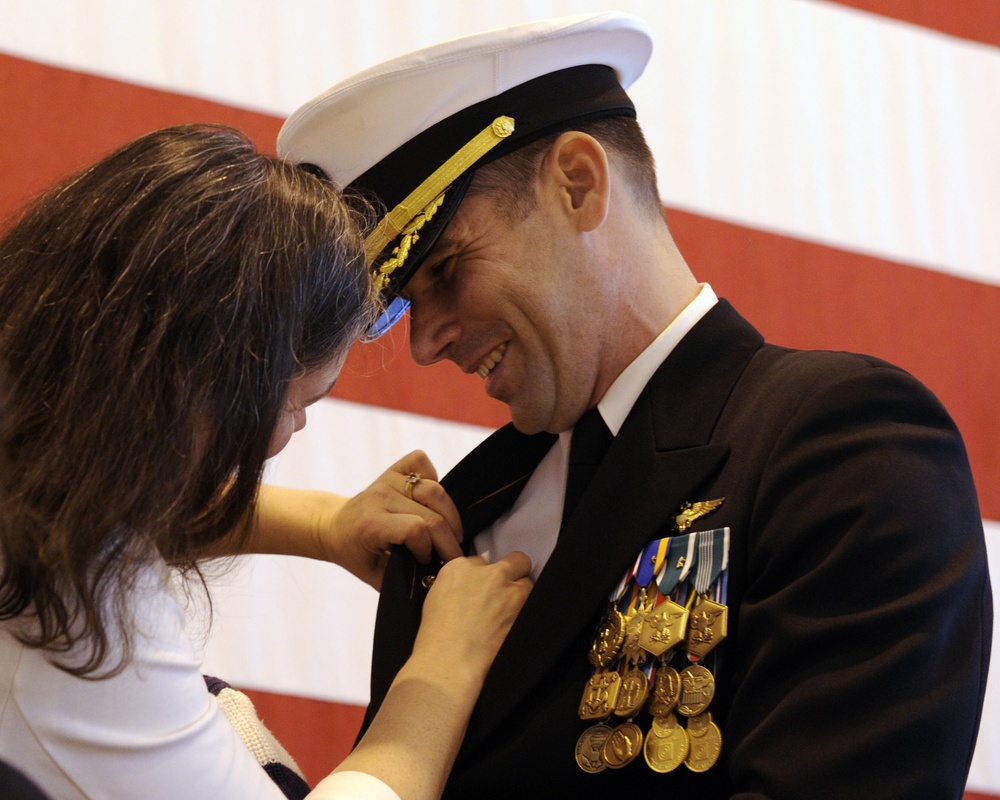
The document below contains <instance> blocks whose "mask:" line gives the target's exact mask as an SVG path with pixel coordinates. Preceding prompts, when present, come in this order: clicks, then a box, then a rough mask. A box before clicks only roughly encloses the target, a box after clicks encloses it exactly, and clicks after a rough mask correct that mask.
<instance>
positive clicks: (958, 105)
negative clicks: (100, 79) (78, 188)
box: [0, 0, 1000, 284]
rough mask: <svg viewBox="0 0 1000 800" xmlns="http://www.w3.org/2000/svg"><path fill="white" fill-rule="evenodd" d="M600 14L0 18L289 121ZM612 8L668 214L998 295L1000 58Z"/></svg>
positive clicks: (84, 64) (652, 5) (970, 50)
mask: <svg viewBox="0 0 1000 800" xmlns="http://www.w3.org/2000/svg"><path fill="white" fill-rule="evenodd" d="M945 1H946V0H941V2H945ZM606 6H607V3H606V2H605V1H604V0H593V2H591V0H575V1H570V0H564V1H563V2H557V1H555V0H552V1H551V2H539V1H538V0H536V1H535V2H530V3H520V4H518V3H504V4H499V3H496V4H478V3H471V4H470V3H466V2H464V0H438V2H437V3H436V4H435V9H434V13H433V14H429V13H427V8H426V7H425V6H423V5H420V4H416V3H413V4H405V5H404V4H399V3H393V2H390V0H382V1H381V2H366V3H357V2H353V0H287V2H284V3H281V4H277V3H274V2H271V1H270V0H172V1H171V2H170V3H167V2H166V1H165V0H162V1H161V2H157V1H156V0H85V1H79V2H72V1H71V0H0V18H2V19H3V20H4V23H3V25H2V26H0V49H3V50H6V51H8V52H12V53H20V54H24V55H28V56H30V57H34V58H39V59H41V60H45V61H51V62H55V63H59V64H66V65H69V66H73V67H77V68H81V69H85V70H91V71H96V72H98V73H102V74H108V75H113V76H118V77H121V78H124V79H127V80H132V81H135V82H138V83H143V84H148V85H152V86H158V87H164V88H168V89H173V90H178V91H182V92H189V93H193V94H196V95H201V96H206V97H210V98H217V99H220V100H223V101H225V102H229V103H233V104H236V105H239V106H244V107H248V108H258V109H267V110H270V111H271V112H273V113H275V114H277V115H279V116H284V115H286V114H287V113H289V112H290V111H291V110H293V109H294V108H295V107H297V106H298V105H299V104H300V103H302V102H303V101H305V100H306V99H307V98H309V97H312V96H313V95H315V94H317V93H319V92H320V91H322V90H323V89H325V88H326V87H327V86H329V85H331V84H332V83H334V82H336V81H337V80H340V79H341V78H343V77H346V76H347V75H349V74H351V73H353V72H355V71H357V70H358V69H361V68H363V67H366V66H369V65H370V64H372V63H375V62H377V61H379V60H381V59H382V58H384V57H385V56H386V55H387V54H390V53H394V52H400V51H402V50H408V49H413V48H416V47H421V46H424V45H427V44H431V43H434V42H437V41H439V40H441V39H444V38H449V37H452V36H458V35H462V34H466V33H471V32H475V31H478V30H481V29H484V28H488V27H496V26H501V25H507V24H513V23H517V22H523V21H525V20H527V19H536V18H540V17H545V16H553V15H559V14H568V13H576V12H581V11H602V10H605V8H606ZM617 7H618V8H620V9H621V10H623V11H630V12H632V13H635V14H637V15H639V16H641V17H643V18H645V19H646V20H647V21H648V22H649V23H650V25H651V27H652V29H653V31H654V35H655V37H656V49H655V51H654V54H653V60H652V62H651V64H650V67H649V69H648V71H647V73H646V75H645V76H644V77H643V78H641V79H640V80H639V82H638V83H637V84H636V86H635V87H634V88H633V90H632V94H633V96H634V98H635V100H636V103H637V105H638V107H639V113H640V120H641V121H642V122H643V124H644V127H645V128H646V130H647V132H648V133H649V137H650V140H651V144H652V147H653V151H654V153H655V155H656V156H657V159H658V162H659V165H660V171H661V184H662V191H663V197H664V200H665V201H666V202H667V203H668V204H669V205H674V206H678V207H682V208H688V209H691V210H693V211H696V212H698V213H702V214H706V215H708V216H714V217H720V218H723V219H728V220H732V221H735V222H739V223H743V224H747V225H751V226H754V227H759V228H763V229H767V230H774V231H777V232H782V233H785V234H789V235H792V236H796V237H800V238H804V239H808V240H814V241H820V242H824V243H828V244H831V245H835V246H838V247H843V248H847V249H852V250H858V251H862V252H867V253H872V254H876V255H881V256H884V257H887V258H890V259H894V260H898V261H902V262H904V263H910V264H917V265H923V266H927V267H929V268H932V269H936V270H942V271H946V272H949V273H952V274H955V275H960V276H965V277H970V278H973V279H976V280H980V281H985V282H989V283H998V284H1000V225H995V224H994V221H995V219H996V218H997V217H998V216H1000V188H998V187H1000V149H998V148H997V147H996V144H995V143H996V142H997V141H1000V103H998V102H997V97H1000V50H998V49H997V48H995V47H989V46H986V45H982V44H979V43H973V42H968V41H963V40H959V39H955V38H952V37H948V36H944V35H942V34H939V33H936V32H934V31H928V30H924V29H921V28H919V27H917V26H913V25H908V24H905V23H901V22H897V21H894V20H889V19H885V18H881V17H878V16H877V15H874V14H868V13H862V12H857V11H854V10H852V9H847V8H844V7H842V6H838V5H835V4H831V3H823V2H815V0H808V1H807V0H700V1H699V2H697V3H692V2H685V0H661V1H660V2H651V1H647V2H642V1H641V0H631V1H629V0H623V1H622V2H619V3H617ZM279 9H280V10H279ZM695 266H696V267H697V265H695Z"/></svg>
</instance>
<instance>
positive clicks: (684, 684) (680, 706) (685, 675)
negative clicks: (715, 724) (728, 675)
mask: <svg viewBox="0 0 1000 800" xmlns="http://www.w3.org/2000/svg"><path fill="white" fill-rule="evenodd" d="M713 697H715V676H714V675H712V673H711V672H709V670H707V669H706V668H705V667H703V666H702V665H701V664H691V665H690V666H687V667H685V668H684V669H682V670H681V697H680V700H679V701H678V703H677V713H678V714H683V715H684V716H685V717H695V716H697V715H698V714H701V713H702V712H704V711H705V709H707V708H708V706H709V704H710V703H711V702H712V698H713Z"/></svg>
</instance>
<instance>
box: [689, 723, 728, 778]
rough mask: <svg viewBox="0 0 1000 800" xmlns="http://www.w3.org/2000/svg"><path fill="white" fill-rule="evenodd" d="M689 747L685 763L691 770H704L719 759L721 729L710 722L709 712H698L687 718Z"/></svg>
mask: <svg viewBox="0 0 1000 800" xmlns="http://www.w3.org/2000/svg"><path fill="white" fill-rule="evenodd" d="M687 735H688V741H689V743H690V749H689V751H688V755H687V759H686V760H685V762H684V763H685V764H686V765H687V768H688V769H689V770H691V771H692V772H706V771H707V770H710V769H711V768H712V767H713V766H714V765H715V762H716V761H718V760H719V754H720V753H721V752H722V731H720V730H719V726H718V725H716V724H715V723H714V722H712V715H711V714H709V713H704V714H698V715H697V716H694V717H691V718H690V719H689V720H688V729H687Z"/></svg>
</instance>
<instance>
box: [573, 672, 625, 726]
mask: <svg viewBox="0 0 1000 800" xmlns="http://www.w3.org/2000/svg"><path fill="white" fill-rule="evenodd" d="M620 688H621V676H620V675H619V674H618V673H617V672H608V671H607V670H605V669H602V668H599V669H598V670H597V671H596V672H595V673H594V674H593V675H591V676H590V680H589V681H587V686H586V687H585V688H584V690H583V697H582V698H581V700H580V709H579V716H580V719H582V720H602V719H607V718H608V717H610V716H611V712H612V711H614V710H615V706H616V704H617V703H618V692H619V690H620Z"/></svg>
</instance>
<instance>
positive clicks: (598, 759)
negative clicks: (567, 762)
mask: <svg viewBox="0 0 1000 800" xmlns="http://www.w3.org/2000/svg"><path fill="white" fill-rule="evenodd" d="M610 735H611V728H610V727H609V726H607V725H591V726H590V727H589V728H587V730H585V731H584V732H583V733H581V734H580V738H579V739H577V740H576V763H577V764H578V765H579V766H580V769H582V770H583V771H584V772H590V773H595V772H603V771H604V770H605V769H607V766H608V765H607V764H605V763H604V744H605V742H607V741H608V737H609V736H610Z"/></svg>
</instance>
